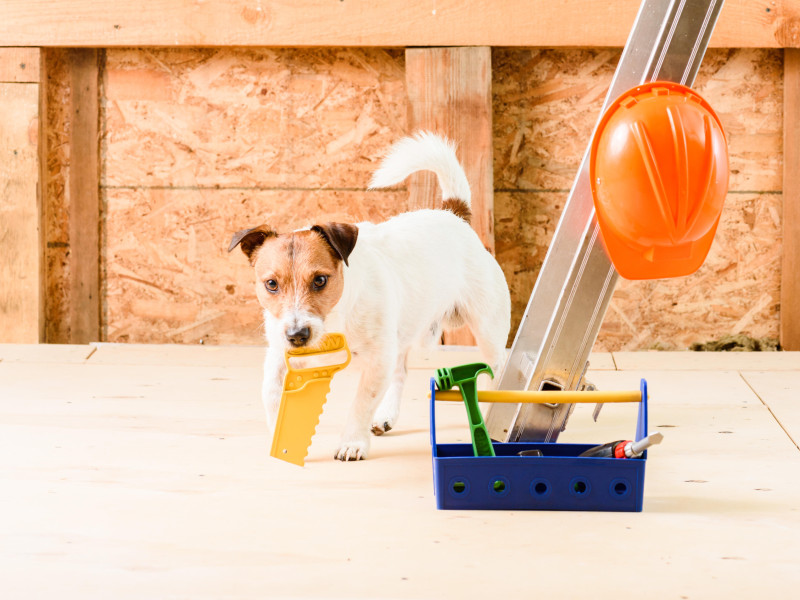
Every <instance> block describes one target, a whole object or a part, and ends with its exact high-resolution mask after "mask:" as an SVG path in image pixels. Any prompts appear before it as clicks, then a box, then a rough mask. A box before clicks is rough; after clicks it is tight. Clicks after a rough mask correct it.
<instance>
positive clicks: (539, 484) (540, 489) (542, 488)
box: [531, 479, 550, 498]
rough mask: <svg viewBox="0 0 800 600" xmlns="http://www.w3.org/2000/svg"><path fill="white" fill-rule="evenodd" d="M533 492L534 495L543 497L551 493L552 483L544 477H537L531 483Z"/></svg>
mask: <svg viewBox="0 0 800 600" xmlns="http://www.w3.org/2000/svg"><path fill="white" fill-rule="evenodd" d="M531 493H532V494H533V495H534V496H538V497H540V498H543V497H544V496H547V494H549V493H550V484H549V483H547V482H546V481H545V480H544V479H536V480H534V481H533V483H531Z"/></svg>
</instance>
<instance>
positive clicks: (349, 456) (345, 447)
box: [333, 441, 369, 462]
mask: <svg viewBox="0 0 800 600" xmlns="http://www.w3.org/2000/svg"><path fill="white" fill-rule="evenodd" d="M368 451H369V442H358V441H350V442H343V443H342V445H341V446H340V447H339V449H338V450H337V451H336V454H334V455H333V457H334V458H335V459H336V460H341V461H342V462H345V461H351V460H364V459H365V458H367V452H368Z"/></svg>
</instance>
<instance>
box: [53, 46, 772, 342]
mask: <svg viewBox="0 0 800 600" xmlns="http://www.w3.org/2000/svg"><path fill="white" fill-rule="evenodd" d="M618 59H619V52H618V51H615V50H587V49H562V50H527V49H502V48H500V49H494V50H493V56H492V61H493V70H494V77H493V103H494V157H495V160H494V165H495V188H496V193H495V214H496V244H497V255H498V259H499V260H500V262H501V264H502V266H503V268H504V271H505V272H506V275H507V277H508V280H509V285H510V287H511V289H512V302H513V306H514V325H513V328H512V332H513V331H514V329H515V328H516V325H517V323H518V322H519V319H520V318H521V316H522V312H523V311H524V308H525V305H526V304H527V300H528V297H529V294H530V291H531V289H532V288H533V284H534V282H535V279H536V276H537V275H538V271H539V268H540V266H541V262H542V260H543V258H544V255H545V253H546V251H547V246H548V244H549V242H550V239H551V236H552V234H553V231H554V229H555V225H556V223H557V221H558V217H559V215H560V212H561V210H562V208H563V204H564V202H565V201H566V197H567V194H568V191H569V188H570V186H571V184H572V180H573V178H574V175H575V172H576V170H577V167H578V164H579V162H580V159H581V157H582V155H583V152H584V150H585V147H586V144H587V142H588V139H589V135H590V134H591V131H592V128H593V127H594V124H595V122H596V120H597V118H598V116H599V111H600V106H601V104H602V100H603V97H604V96H605V93H606V91H607V88H608V85H609V83H610V81H611V77H612V75H613V71H614V69H615V67H616V63H617V61H618ZM403 70H404V65H403V53H402V51H399V50H388V51H387V50H383V49H316V50H299V49H295V50H290V49H284V50H276V49H258V50H251V49H220V50H214V49H158V50H126V49H122V50H111V51H108V54H107V60H106V66H105V72H104V86H103V98H102V109H101V110H102V115H101V116H102V134H103V146H102V151H103V174H102V193H103V200H104V202H105V206H104V219H103V228H104V229H103V235H104V244H103V245H104V259H103V269H104V274H105V283H104V285H105V292H106V294H105V296H106V298H105V300H104V302H105V304H104V321H103V323H104V324H103V327H104V332H105V333H104V335H105V337H104V339H106V340H108V341H148V342H176V341H180V342H189V343H193V342H197V341H199V340H204V341H206V342H211V343H260V341H261V332H260V324H259V315H258V309H257V308H256V307H255V300H254V295H253V293H252V284H251V279H250V278H251V275H250V272H249V270H248V269H247V267H246V266H245V264H244V261H243V259H242V257H241V256H238V255H231V256H229V255H227V254H226V253H225V246H226V244H227V241H228V240H229V236H230V234H231V232H232V231H235V230H236V229H239V228H241V227H244V226H247V225H252V224H256V223H258V222H261V221H264V220H270V221H271V222H273V223H277V224H278V227H280V228H289V227H295V226H300V225H305V224H308V223H310V222H311V221H312V220H323V219H329V218H342V219H352V220H362V219H368V220H382V219H384V218H386V217H388V216H390V215H392V214H395V213H396V212H400V211H402V210H404V208H405V206H406V205H405V191H404V190H403V189H398V190H395V191H393V192H389V193H386V192H372V193H366V192H365V191H364V190H365V187H366V182H367V181H368V179H369V175H370V173H371V171H372V170H373V169H374V167H375V164H376V162H377V160H378V158H379V157H380V155H381V154H382V152H383V151H384V150H385V148H386V147H388V145H389V144H391V142H392V141H394V140H395V139H396V138H397V137H399V136H400V135H402V133H403V132H404V130H405V126H406V104H405V103H406V99H405V98H406V97H405V89H404V83H403V81H404V72H403ZM52 72H53V71H52V70H50V69H48V76H49V75H50V73H52ZM49 87H50V92H49V94H48V98H49V99H50V98H51V97H56V98H58V97H59V94H60V95H61V100H59V101H61V102H63V101H65V100H64V98H65V97H68V90H67V89H64V88H63V86H58V85H53V84H52V83H51V85H50V86H49ZM696 87H697V88H698V89H699V91H700V92H701V93H702V94H704V95H705V96H706V97H707V99H708V100H709V101H710V102H711V103H712V105H713V106H715V108H716V109H717V111H718V112H719V114H720V117H721V119H722V121H723V124H724V126H725V128H726V131H727V133H728V136H729V142H730V148H731V166H732V175H731V190H732V193H731V195H730V197H729V201H728V204H727V206H726V211H725V215H724V217H723V223H722V225H721V228H720V236H719V237H718V239H717V242H716V243H715V245H714V247H713V249H712V255H711V257H710V258H709V262H708V264H707V265H706V266H704V267H703V270H701V272H699V273H698V274H697V275H696V276H694V278H689V279H685V280H675V281H658V282H646V283H643V282H621V283H620V285H619V287H618V290H617V293H616V295H615V298H614V300H613V302H612V306H611V309H610V310H609V313H608V316H607V319H606V322H605V324H604V328H603V330H602V331H601V334H600V339H599V343H598V346H597V348H596V349H597V350H602V351H607V350H621V349H632V348H647V347H653V346H657V347H668V348H673V347H674V348H681V347H685V346H686V345H688V343H691V342H693V341H704V340H706V339H709V338H715V337H719V336H721V335H723V334H725V333H731V332H733V331H736V330H738V331H741V332H743V333H748V334H751V335H758V336H762V335H773V336H774V335H776V334H777V324H778V318H777V312H776V311H777V298H778V295H777V292H778V280H777V272H778V268H779V263H777V262H775V260H774V258H773V256H777V255H778V252H779V247H778V246H779V239H780V235H779V233H780V204H781V196H780V190H781V174H780V173H781V156H782V153H781V140H780V136H781V123H782V109H781V97H782V85H781V56H780V52H779V51H768V50H711V51H709V53H708V54H707V56H706V59H705V61H704V63H703V67H702V68H701V71H700V74H699V76H698V79H697V82H696ZM51 102H52V100H51ZM48 118H49V119H50V120H51V122H52V121H53V120H55V121H57V120H58V114H57V113H55V116H54V111H52V110H51V111H50V112H49V117H48ZM68 126H69V124H68V123H64V122H63V121H62V122H60V123H59V122H56V123H54V124H53V127H52V128H51V129H52V132H51V135H53V136H58V135H59V131H62V130H63V129H64V128H65V127H68ZM59 127H60V128H61V129H59ZM51 145H52V147H53V148H54V152H61V153H62V154H61V156H60V157H56V156H54V155H53V154H51V155H50V160H49V161H48V164H49V165H50V166H51V167H52V168H51V181H50V182H49V183H48V185H50V186H54V185H59V173H61V169H60V167H59V165H60V164H63V162H64V161H66V160H67V159H68V151H67V150H66V149H64V148H63V146H61V145H60V144H59V143H58V139H55V140H54V141H53V142H51ZM60 185H61V186H62V191H61V193H62V196H63V185H64V184H63V182H61V183H60ZM288 202H291V203H292V204H291V207H289V205H287V204H286V203H288ZM64 221H65V217H63V216H62V218H61V219H52V222H51V219H50V218H48V223H50V227H51V230H53V231H55V232H58V223H63V222H64ZM48 240H52V243H48V253H49V255H52V254H54V253H56V252H62V254H66V252H67V250H68V249H67V247H66V246H65V245H63V244H66V243H67V241H65V240H61V239H60V238H59V237H57V236H56V237H53V236H51V237H49V238H48ZM59 244H61V245H60V246H59ZM51 246H53V247H51ZM62 258H63V256H62ZM190 259H191V260H190ZM740 259H741V260H740ZM48 264H49V267H50V268H52V269H54V270H57V269H58V268H59V264H53V263H52V260H50V262H49V263H48ZM55 280H56V281H57V280H58V277H55ZM228 286H232V287H228ZM689 288H691V290H690V289H689ZM51 290H52V291H53V292H56V293H57V292H58V286H57V285H56V286H51ZM165 290H167V291H165ZM229 290H232V292H231V291H229ZM675 307H678V308H675ZM49 314H55V311H51V312H50V313H49ZM623 316H624V318H623ZM57 323H58V319H48V327H57Z"/></svg>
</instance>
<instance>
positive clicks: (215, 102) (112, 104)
mask: <svg viewBox="0 0 800 600" xmlns="http://www.w3.org/2000/svg"><path fill="white" fill-rule="evenodd" d="M404 89H405V87H404V72H403V53H402V52H401V51H387V50H382V49H374V50H371V49H367V50H359V49H317V50H285V49H284V50H280V49H259V50H246V49H221V50H200V49H194V50H170V49H163V50H144V51H139V50H114V51H109V52H108V54H107V60H106V82H105V90H106V98H105V105H104V116H105V127H106V134H105V172H104V179H103V185H104V186H106V187H119V186H134V187H136V186H173V187H186V186H200V187H255V188H276V187H277V188H317V187H333V188H342V187H353V186H356V187H363V185H364V182H365V181H367V180H368V179H369V174H370V173H371V171H372V170H373V169H374V166H375V161H376V160H377V159H378V158H379V157H380V156H381V155H382V153H383V152H384V150H385V147H386V145H387V144H389V143H391V141H392V140H394V139H395V137H396V136H397V134H398V133H399V132H401V131H403V129H404V127H405V110H406V108H405V99H404V96H405V92H404Z"/></svg>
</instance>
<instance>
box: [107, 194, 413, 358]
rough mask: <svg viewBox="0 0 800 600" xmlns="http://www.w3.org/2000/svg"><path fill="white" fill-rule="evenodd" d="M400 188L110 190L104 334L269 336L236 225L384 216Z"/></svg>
mask: <svg viewBox="0 0 800 600" xmlns="http://www.w3.org/2000/svg"><path fill="white" fill-rule="evenodd" d="M405 199H406V194H405V192H404V191H388V192H367V191H331V190H322V191H315V192H311V191H299V190H261V191H254V190H208V189H205V190H202V189H188V190H187V189H181V190H175V189H152V188H151V189H144V188H138V189H135V190H132V189H117V190H107V191H106V200H107V202H106V226H105V228H106V247H105V257H104V261H103V264H104V272H105V280H106V286H107V291H106V295H105V306H104V310H103V312H104V315H105V320H104V338H105V339H107V340H108V341H111V342H162V343H171V342H181V343H198V342H201V341H202V342H203V343H220V344H233V343H240V344H241V343H245V344H256V343H262V342H263V332H262V329H261V320H262V319H261V311H260V308H259V306H258V303H257V301H256V295H255V288H254V280H253V274H252V268H251V267H250V266H249V265H248V263H247V260H246V258H245V256H244V255H243V254H242V253H241V252H239V251H238V250H236V251H234V252H232V253H230V254H229V253H228V252H227V248H228V244H229V243H230V239H231V236H232V235H233V233H234V232H236V231H238V230H240V229H244V228H245V227H250V226H255V225H258V224H260V223H267V224H269V225H270V226H272V227H273V228H275V229H276V230H277V231H279V232H288V231H292V230H294V229H297V228H299V227H303V226H307V225H312V224H314V223H317V222H326V221H342V222H358V221H381V220H384V219H386V218H387V217H388V216H390V215H391V214H394V213H396V212H399V211H400V210H402V208H403V207H404V206H405Z"/></svg>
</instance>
